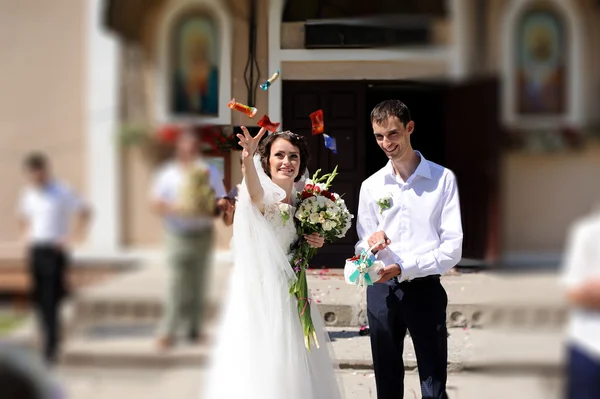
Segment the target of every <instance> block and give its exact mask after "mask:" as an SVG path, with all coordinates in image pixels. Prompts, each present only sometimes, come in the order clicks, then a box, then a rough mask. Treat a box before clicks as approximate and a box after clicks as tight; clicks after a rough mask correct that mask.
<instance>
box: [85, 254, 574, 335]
mask: <svg viewBox="0 0 600 399" xmlns="http://www.w3.org/2000/svg"><path fill="white" fill-rule="evenodd" d="M216 269H217V270H218V272H215V273H213V278H212V280H211V281H212V283H211V285H210V292H209V295H208V296H209V304H208V309H207V317H209V318H211V317H213V316H214V315H215V314H216V313H217V312H218V309H219V306H220V304H221V302H222V300H223V298H224V295H225V289H226V284H227V278H226V277H227V272H228V271H229V270H231V269H230V266H228V265H227V264H221V265H220V268H216ZM166 281H167V273H166V269H165V268H164V267H157V266H148V267H145V268H143V269H142V270H139V271H135V272H132V273H129V274H127V275H125V276H123V277H120V278H119V279H116V280H113V281H109V282H107V283H106V284H103V285H99V286H96V287H92V288H90V289H88V290H86V291H84V292H82V293H81V294H80V295H79V296H78V297H77V298H76V300H75V305H74V306H75V318H76V320H77V322H78V323H81V324H90V323H92V324H93V323H105V322H118V321H125V322H130V321H136V320H137V321H140V322H142V323H146V322H157V321H158V320H159V319H160V316H161V314H162V306H163V305H162V303H163V295H164V292H165V285H166ZM442 284H443V285H444V287H445V288H446V291H447V293H448V312H447V326H448V327H449V328H460V327H477V328H495V327H499V326H514V327H527V326H530V327H535V328H541V327H543V328H548V329H558V328H561V327H562V326H563V325H564V322H565V319H566V315H567V310H566V307H565V305H564V303H563V302H562V300H561V295H560V294H558V295H557V294H556V293H557V287H555V286H554V285H555V284H556V281H555V276H552V275H549V276H539V275H538V276H497V275H488V274H463V275H451V276H447V277H446V276H444V277H442ZM309 287H310V291H311V294H312V297H313V299H314V301H315V302H316V303H317V304H318V306H319V308H320V311H321V314H322V315H323V317H324V319H325V323H326V325H328V326H337V327H358V326H360V325H363V324H365V323H366V302H365V292H364V289H357V288H356V287H354V286H350V285H348V284H346V283H345V282H344V280H343V277H342V276H340V275H339V271H336V272H333V273H326V272H323V271H313V272H312V274H311V275H309ZM550 293H553V295H549V294H550Z"/></svg>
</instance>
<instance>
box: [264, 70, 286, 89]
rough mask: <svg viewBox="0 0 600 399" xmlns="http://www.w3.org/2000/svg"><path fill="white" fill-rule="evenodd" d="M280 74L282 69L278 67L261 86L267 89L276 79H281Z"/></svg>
mask: <svg viewBox="0 0 600 399" xmlns="http://www.w3.org/2000/svg"><path fill="white" fill-rule="evenodd" d="M280 74H281V70H280V69H278V70H277V72H275V73H274V74H273V75H272V76H271V77H270V78H269V79H268V80H267V81H266V82H265V83H263V84H261V85H260V88H261V89H263V90H267V89H268V88H269V87H270V86H271V85H272V84H273V82H274V81H276V80H277V79H279V75H280Z"/></svg>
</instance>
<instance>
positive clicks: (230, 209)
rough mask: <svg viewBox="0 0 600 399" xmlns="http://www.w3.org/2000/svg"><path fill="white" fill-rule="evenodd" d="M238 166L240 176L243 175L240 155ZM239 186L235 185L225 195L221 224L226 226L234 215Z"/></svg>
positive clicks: (231, 221)
mask: <svg viewBox="0 0 600 399" xmlns="http://www.w3.org/2000/svg"><path fill="white" fill-rule="evenodd" d="M240 165H241V168H242V174H244V162H243V161H242V155H240ZM240 186H241V184H236V186H235V187H233V188H232V189H231V190H230V191H229V193H228V194H227V197H226V198H227V203H226V204H225V205H224V207H223V209H222V210H223V222H224V223H225V225H226V226H231V225H232V224H233V217H234V215H235V204H236V202H237V200H238V193H239V190H240Z"/></svg>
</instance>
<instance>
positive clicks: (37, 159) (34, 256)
mask: <svg viewBox="0 0 600 399" xmlns="http://www.w3.org/2000/svg"><path fill="white" fill-rule="evenodd" d="M24 169H25V172H26V174H27V179H28V180H29V186H28V187H27V188H26V189H25V190H24V192H23V193H22V195H21V199H20V204H19V209H18V219H19V228H20V233H21V235H22V238H23V239H24V240H25V241H26V242H27V243H28V247H29V251H28V262H29V272H30V278H31V282H32V299H33V305H34V307H35V309H36V313H37V316H38V318H39V323H40V327H41V330H42V336H43V341H44V356H45V359H46V361H47V362H48V364H53V363H55V362H56V360H57V356H58V350H59V341H60V334H61V331H60V304H61V302H62V300H63V299H64V298H65V296H66V294H67V281H66V280H67V277H68V266H69V252H70V251H71V249H72V247H73V246H74V245H76V244H79V243H81V242H82V241H83V239H84V237H85V234H86V232H87V227H88V223H89V219H90V215H91V212H90V208H89V207H88V206H87V205H86V204H85V203H84V202H83V201H82V200H81V199H80V198H79V196H78V195H77V194H76V193H75V192H74V191H73V190H71V189H70V188H69V187H68V186H67V185H66V184H64V183H62V182H60V181H58V180H57V179H55V178H54V177H53V176H52V173H51V170H50V164H49V162H48V160H47V158H46V156H45V155H43V154H40V153H34V154H31V155H29V156H27V157H26V159H25V162H24ZM73 217H75V219H76V220H75V224H74V226H72V225H71V219H72V218H73Z"/></svg>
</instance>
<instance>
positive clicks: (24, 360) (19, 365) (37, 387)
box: [0, 346, 64, 399]
mask: <svg viewBox="0 0 600 399" xmlns="http://www.w3.org/2000/svg"><path fill="white" fill-rule="evenodd" d="M40 366H41V364H40V363H39V362H37V361H36V360H35V359H34V358H33V357H31V356H29V354H27V353H26V350H25V349H18V348H16V347H8V346H0V387H1V388H0V393H1V396H0V397H2V399H62V398H64V396H63V393H62V391H61V390H60V388H59V386H58V385H57V384H56V383H55V382H54V381H52V379H51V378H50V377H49V375H48V374H47V372H46V371H45V370H44V369H43V367H40Z"/></svg>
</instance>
